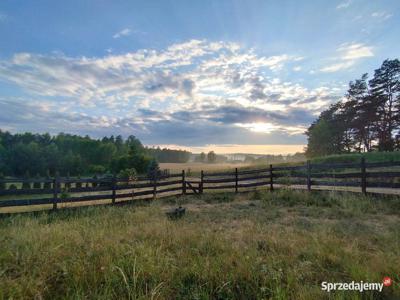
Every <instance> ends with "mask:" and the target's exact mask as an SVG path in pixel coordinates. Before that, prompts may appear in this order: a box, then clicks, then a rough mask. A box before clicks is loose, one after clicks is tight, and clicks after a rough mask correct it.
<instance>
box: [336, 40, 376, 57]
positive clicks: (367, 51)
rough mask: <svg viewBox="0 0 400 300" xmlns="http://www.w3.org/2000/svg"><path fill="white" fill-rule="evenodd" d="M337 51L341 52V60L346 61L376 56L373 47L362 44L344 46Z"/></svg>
mask: <svg viewBox="0 0 400 300" xmlns="http://www.w3.org/2000/svg"><path fill="white" fill-rule="evenodd" d="M337 51H339V52H341V58H342V59H344V60H355V59H359V58H362V57H371V56H374V53H373V52H372V47H370V46H366V45H364V44H361V43H351V44H343V45H341V46H340V47H339V48H338V50H337Z"/></svg>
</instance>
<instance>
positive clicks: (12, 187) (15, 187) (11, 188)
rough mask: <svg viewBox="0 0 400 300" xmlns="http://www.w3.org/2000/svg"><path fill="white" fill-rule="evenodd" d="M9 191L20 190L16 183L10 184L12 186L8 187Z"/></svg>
mask: <svg viewBox="0 0 400 300" xmlns="http://www.w3.org/2000/svg"><path fill="white" fill-rule="evenodd" d="M8 189H9V190H16V189H18V188H17V186H16V185H15V184H14V183H12V184H10V186H9V187H8Z"/></svg>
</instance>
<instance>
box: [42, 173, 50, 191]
mask: <svg viewBox="0 0 400 300" xmlns="http://www.w3.org/2000/svg"><path fill="white" fill-rule="evenodd" d="M45 179H46V182H45V183H44V184H43V188H44V189H51V182H50V180H51V178H50V171H49V170H47V172H46V177H45Z"/></svg>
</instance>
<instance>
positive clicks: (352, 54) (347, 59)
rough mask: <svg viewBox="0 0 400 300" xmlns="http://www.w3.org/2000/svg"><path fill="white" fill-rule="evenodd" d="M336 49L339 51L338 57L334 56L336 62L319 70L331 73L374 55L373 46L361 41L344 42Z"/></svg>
mask: <svg viewBox="0 0 400 300" xmlns="http://www.w3.org/2000/svg"><path fill="white" fill-rule="evenodd" d="M336 51H337V52H338V53H339V57H337V58H335V60H337V62H335V63H334V64H329V65H328V66H326V67H323V68H321V69H320V71H321V72H327V73H332V72H337V71H340V70H346V69H348V68H350V67H352V66H353V65H354V64H355V63H356V62H357V60H359V59H361V58H365V57H372V56H374V53H373V47H371V46H366V45H364V44H362V43H345V44H342V45H340V47H339V48H338V49H337V50H336Z"/></svg>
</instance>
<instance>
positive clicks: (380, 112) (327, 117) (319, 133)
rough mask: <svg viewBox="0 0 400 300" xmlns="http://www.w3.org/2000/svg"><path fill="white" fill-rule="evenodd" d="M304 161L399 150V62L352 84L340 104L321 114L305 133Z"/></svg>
mask: <svg viewBox="0 0 400 300" xmlns="http://www.w3.org/2000/svg"><path fill="white" fill-rule="evenodd" d="M306 135H307V137H308V144H307V148H306V155H307V157H317V156H324V155H330V154H342V153H351V152H371V151H395V150H399V149H400V61H399V60H398V59H393V60H389V59H387V60H385V61H384V62H383V63H382V65H381V67H379V68H378V69H376V70H375V72H374V74H373V77H372V78H371V79H370V80H368V74H367V73H366V74H363V75H362V76H361V78H360V79H357V80H355V81H351V82H350V83H349V88H348V90H347V93H346V94H345V96H344V98H343V100H341V101H339V102H337V103H335V104H332V105H331V106H330V107H329V108H328V109H327V110H325V111H323V112H321V114H320V115H319V117H318V119H317V120H316V121H314V122H313V123H312V124H311V126H310V127H309V128H308V130H307V131H306Z"/></svg>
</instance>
